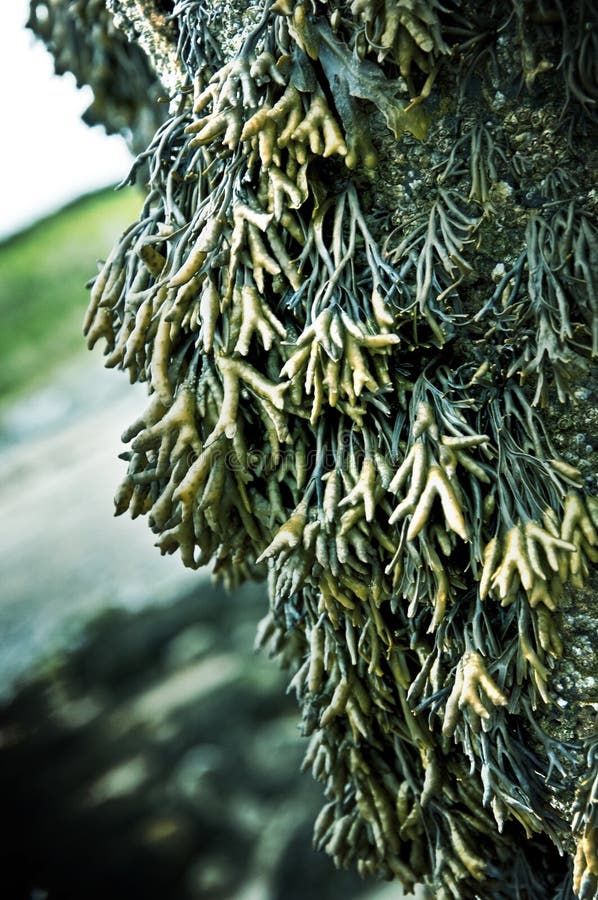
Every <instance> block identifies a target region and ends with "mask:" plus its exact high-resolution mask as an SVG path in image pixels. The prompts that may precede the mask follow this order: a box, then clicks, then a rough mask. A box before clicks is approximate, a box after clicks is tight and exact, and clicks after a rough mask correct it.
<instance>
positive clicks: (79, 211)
mask: <svg viewBox="0 0 598 900" xmlns="http://www.w3.org/2000/svg"><path fill="white" fill-rule="evenodd" d="M140 203H141V199H140V194H139V193H138V192H137V191H136V190H134V189H132V188H126V189H124V190H122V191H118V192H115V191H113V190H111V189H108V190H104V191H101V192H99V193H95V194H91V195H89V196H87V197H84V198H82V199H80V200H78V201H76V202H75V203H73V204H71V205H70V206H68V207H67V208H66V209H64V210H62V211H61V212H59V213H56V214H55V215H53V216H50V217H48V218H46V219H43V220H42V221H40V222H38V223H36V224H35V225H33V226H32V227H31V228H29V229H27V230H26V231H24V232H21V233H20V234H19V235H16V236H15V237H12V238H10V239H9V240H7V241H5V242H4V243H3V244H0V404H5V403H6V402H7V401H10V400H12V399H14V398H15V397H16V396H18V394H20V393H21V392H23V391H25V390H28V389H31V388H34V387H37V386H38V385H40V384H43V383H44V382H45V381H46V380H47V379H48V377H49V376H51V374H52V372H53V371H54V370H55V369H56V367H57V366H59V365H60V364H61V363H62V362H65V361H68V360H70V359H72V358H73V357H74V356H75V355H76V354H78V353H83V352H84V348H85V344H84V340H83V337H82V335H81V322H82V320H83V314H84V312H85V308H86V305H87V300H88V293H89V292H88V291H86V290H85V283H86V282H87V281H89V279H90V278H91V277H93V275H94V274H95V273H96V271H97V264H96V261H97V260H98V259H101V258H102V257H105V255H106V254H107V253H108V251H109V249H110V247H111V246H112V244H113V242H114V240H115V239H116V238H117V237H118V236H119V235H120V233H121V232H122V231H123V229H124V228H125V227H126V226H127V225H128V224H129V223H130V222H131V221H133V219H134V218H135V217H136V215H137V212H138V210H139V206H140Z"/></svg>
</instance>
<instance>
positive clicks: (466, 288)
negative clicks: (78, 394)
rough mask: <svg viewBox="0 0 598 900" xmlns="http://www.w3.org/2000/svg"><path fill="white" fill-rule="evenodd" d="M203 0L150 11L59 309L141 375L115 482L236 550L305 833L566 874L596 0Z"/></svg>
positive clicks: (581, 728) (386, 862) (507, 876)
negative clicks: (104, 254)
mask: <svg viewBox="0 0 598 900" xmlns="http://www.w3.org/2000/svg"><path fill="white" fill-rule="evenodd" d="M113 5H114V4H113ZM235 10H236V7H235ZM160 11H161V12H163V11H164V9H163V4H159V5H154V4H152V3H150V2H128V0H127V2H123V3H122V4H119V14H120V15H121V16H122V18H123V21H125V23H128V27H130V26H131V23H132V22H137V23H138V26H137V27H138V29H141V32H143V31H144V29H147V30H148V33H149V37H151V36H152V33H153V30H154V25H155V21H156V16H157V15H158V13H159V12H160ZM206 13H209V9H208V7H207V5H206V6H205V7H204V5H203V4H200V3H195V2H189V3H185V4H182V5H179V6H178V7H177V9H176V10H174V11H173V15H172V17H171V19H170V20H169V22H170V23H171V25H172V27H173V28H174V30H175V33H176V40H177V55H178V59H180V62H181V64H182V70H183V72H184V73H185V76H186V77H187V79H188V81H187V83H186V85H185V87H184V88H183V90H182V91H181V95H180V99H179V102H178V103H177V104H175V107H174V108H173V114H172V116H171V118H170V119H169V121H168V122H167V123H166V125H165V126H164V127H163V128H162V129H161V130H160V131H159V132H158V134H157V135H156V138H155V140H154V141H153V143H152V145H151V146H150V148H149V149H148V151H147V153H146V154H144V155H143V160H144V161H147V162H148V166H149V172H150V179H149V186H148V198H147V202H146V204H145V206H144V209H143V211H142V214H141V216H140V219H139V221H138V222H137V223H134V224H133V225H132V226H131V228H130V229H129V230H128V231H127V232H126V233H125V234H124V235H123V236H122V238H121V239H120V240H119V241H118V242H117V244H116V246H115V248H114V250H113V252H112V254H111V255H110V257H109V258H108V260H107V261H106V264H105V266H104V269H103V270H102V271H101V272H100V275H99V276H98V278H97V280H96V282H95V284H94V287H93V289H92V294H91V303H90V307H89V311H88V316H87V320H86V326H85V327H86V333H87V335H88V340H89V344H90V346H93V345H94V344H96V343H97V342H98V341H102V342H104V343H105V352H106V354H107V365H109V366H117V367H120V368H123V369H126V370H127V371H128V373H129V376H130V378H131V380H133V381H135V380H137V381H143V382H147V383H148V385H149V388H150V395H151V396H150V402H149V405H148V407H147V408H146V410H145V411H144V412H143V413H142V414H141V415H140V416H139V417H138V418H137V419H136V421H135V422H134V423H133V424H132V425H131V426H130V428H128V429H127V431H126V432H125V435H124V440H125V442H127V443H129V444H130V448H129V450H128V451H127V453H126V454H125V456H126V460H127V462H128V471H127V474H126V476H125V478H124V480H123V482H122V484H121V486H120V488H119V489H118V492H117V499H116V502H117V511H118V512H124V511H125V510H127V509H128V510H129V511H130V512H131V513H132V515H133V516H134V517H136V516H139V515H147V516H148V520H149V523H150V526H151V527H152V529H153V530H154V532H155V533H156V534H157V535H158V545H159V546H160V548H161V550H162V552H163V553H173V552H175V551H179V552H180V554H181V558H182V560H183V562H184V563H185V564H186V565H187V566H189V567H190V568H196V567H198V566H200V565H203V564H205V563H206V562H208V561H210V560H213V563H214V572H215V574H216V576H218V577H220V578H222V579H223V580H224V582H225V583H227V584H229V585H231V586H234V585H236V584H238V583H239V582H241V581H242V580H244V579H245V578H248V577H255V576H263V575H264V574H265V572H266V570H267V573H268V579H269V592H270V616H269V619H268V620H267V621H266V622H265V623H264V625H263V628H262V629H261V631H260V642H261V643H262V644H264V645H267V646H269V647H270V648H271V650H272V652H273V653H276V654H280V656H281V658H282V660H283V662H284V663H285V664H286V665H287V666H288V667H290V669H291V672H292V681H291V685H292V687H293V689H294V691H295V693H296V695H297V698H298V700H299V702H300V704H301V708H302V715H303V727H304V731H305V733H306V734H307V735H309V736H310V745H309V749H308V752H307V757H306V760H307V764H308V765H309V766H311V768H312V770H313V772H314V775H315V776H316V778H318V779H319V780H320V781H321V782H322V783H323V784H324V785H325V793H326V800H327V802H326V805H325V807H324V809H323V810H322V812H321V814H320V815H319V816H318V819H317V822H316V827H315V835H316V843H317V845H318V846H322V847H325V848H326V850H327V851H328V852H329V853H330V854H331V855H332V856H333V858H334V860H335V862H336V863H337V864H339V865H348V864H350V863H355V864H356V866H357V868H358V870H359V871H360V873H361V874H363V875H368V874H376V875H379V876H383V877H387V878H396V879H397V880H398V881H400V882H401V883H402V884H403V885H405V886H406V887H411V886H413V885H414V884H415V883H416V882H418V881H420V880H425V881H426V883H427V884H428V885H429V886H430V887H431V889H432V890H433V891H434V893H435V896H438V897H440V898H442V900H444V898H449V897H472V898H473V897H476V896H479V895H480V893H482V894H483V895H486V896H492V897H496V898H499V897H511V896H519V895H521V896H529V897H546V896H553V895H554V896H559V897H563V896H568V895H571V893H572V892H573V893H575V894H576V895H577V896H579V897H583V898H586V897H593V896H594V895H596V893H597V891H598V857H597V850H596V847H597V842H598V838H597V831H596V818H597V816H598V810H597V808H596V801H595V796H594V793H593V792H594V789H595V788H594V786H595V779H596V772H595V755H596V753H595V736H594V732H593V728H594V725H593V717H594V711H595V707H594V703H595V695H592V694H591V692H592V691H593V690H594V687H595V682H594V681H593V679H594V677H595V667H594V661H593V660H592V661H589V660H584V663H582V664H581V666H585V668H586V671H584V672H582V669H581V666H580V662H579V660H580V659H582V658H583V657H584V649H583V648H584V634H587V633H588V628H589V627H591V625H590V623H591V622H592V621H593V620H594V621H595V608H594V606H593V605H592V604H593V601H591V600H587V595H583V594H581V593H578V594H576V595H574V594H573V593H572V591H578V592H581V591H582V590H583V589H584V588H585V587H586V586H587V584H588V577H589V575H590V568H591V565H592V563H594V562H595V561H596V559H597V557H598V550H597V545H598V535H597V531H596V527H597V522H596V501H595V500H593V499H592V497H591V496H590V488H591V487H592V483H593V475H592V473H591V471H590V470H589V468H590V467H591V464H592V461H591V456H592V454H593V452H594V448H593V446H592V445H591V444H583V441H582V444H583V452H582V453H580V452H577V453H575V452H573V451H571V450H566V449H565V447H557V446H556V445H557V438H562V433H561V428H560V427H559V426H558V425H557V421H558V418H559V416H561V417H562V415H563V413H562V410H563V408H564V406H561V404H562V405H564V404H566V403H567V402H570V401H571V400H572V399H573V398H574V397H575V391H576V388H578V385H579V382H580V380H581V379H583V380H584V390H587V391H589V394H588V395H587V396H585V398H580V399H581V400H582V402H583V403H586V404H588V406H589V401H590V400H591V398H592V391H593V388H594V386H595V383H594V382H593V381H591V379H590V375H589V373H588V360H589V358H590V357H591V356H592V355H593V354H595V353H596V352H597V350H598V346H597V343H596V341H597V333H598V332H597V327H596V312H597V305H596V279H597V247H598V232H597V229H596V222H595V213H596V194H595V191H594V190H593V181H592V171H593V169H595V142H594V141H592V133H591V129H592V127H593V123H594V114H593V107H594V106H595V103H596V101H597V100H598V83H597V80H596V72H595V68H594V67H593V66H592V64H591V62H590V60H591V57H592V55H593V53H594V52H595V49H596V40H597V39H596V31H595V21H594V20H595V10H594V9H593V7H592V6H591V5H590V4H588V3H586V2H583V0H580V2H578V3H575V4H571V5H570V6H568V7H567V10H566V11H565V10H564V8H563V6H562V5H561V4H559V3H555V4H554V5H553V6H552V5H551V6H549V5H548V4H546V5H545V6H542V7H541V9H536V7H535V6H534V7H532V5H531V4H527V3H524V2H521V0H512V2H511V3H509V4H507V5H506V6H502V7H500V8H499V7H498V5H493V6H491V7H490V9H489V10H483V11H480V10H479V8H478V5H477V4H468V3H465V4H447V5H444V4H443V5H441V4H440V3H438V2H436V0H428V2H413V0H399V2H397V3H396V4H389V3H379V2H376V0H371V2H367V0H363V2H362V0H355V2H353V3H351V4H343V3H339V4H336V3H327V2H318V0H309V2H305V3H291V2H284V0H279V2H277V3H275V4H273V5H266V6H265V7H264V8H263V9H262V10H260V16H261V17H259V18H258V17H256V15H255V13H256V11H255V10H254V11H253V12H252V14H251V15H245V14H241V13H240V14H239V34H240V40H239V41H237V40H235V39H231V38H230V35H228V36H227V39H226V40H223V41H222V42H220V43H219V41H218V37H222V23H220V24H218V23H217V22H213V21H212V18H211V16H210V15H209V14H208V15H207V16H206ZM158 18H160V17H159V16H158ZM248 18H249V19H251V21H250V22H248V21H247V20H248ZM139 23H140V24H139ZM212 26H213V28H212ZM159 37H160V39H161V40H162V39H163V38H164V34H163V32H160V35H159ZM235 37H236V36H235ZM141 43H142V44H143V45H144V46H146V47H150V46H151V41H149V42H148V41H141ZM150 52H151V50H150ZM231 54H234V55H231ZM158 55H159V57H160V60H162V64H163V60H164V58H165V57H164V54H163V53H162V51H160V52H159V54H158ZM586 382H587V386H586ZM588 406H586V407H583V406H581V407H580V409H582V410H583V409H584V408H585V409H588V415H589V408H588ZM557 410H558V412H557ZM565 415H567V413H565ZM577 415H578V413H576V412H573V413H572V414H571V418H570V419H568V420H567V421H568V425H567V429H566V431H568V432H569V433H571V429H574V430H575V431H576V432H577V433H584V429H582V428H581V425H580V424H579V419H578V418H577ZM581 446H582V445H580V447H581ZM588 447H589V450H588ZM583 454H586V456H585V457H584V456H583ZM582 463H583V465H582ZM580 610H581V616H582V618H579V616H580ZM563 614H564V617H565V618H564V622H565V624H563ZM568 629H569V631H568ZM571 629H574V630H575V631H576V632H577V634H576V636H575V639H574V640H573V643H571V644H569V643H568V642H565V641H564V640H563V638H564V637H565V638H566V637H567V636H568V634H571ZM572 636H573V635H572ZM580 676H583V678H584V679H585V680H584V681H583V682H582V681H581V680H580ZM582 697H583V699H582ZM555 700H557V701H558V702H557V706H558V707H559V709H560V710H566V711H567V712H566V714H565V713H563V715H562V716H561V715H560V714H559V713H558V712H555V709H556V707H553V706H552V704H553V703H554V701H555ZM563 719H565V720H566V719H570V720H571V721H573V722H574V723H575V732H576V733H575V738H574V740H570V738H571V737H572V736H573V735H572V729H571V728H568V727H567V726H566V725H565V724H564V723H563ZM574 779H577V780H579V779H581V781H580V784H579V790H578V792H577V794H576V795H575V797H573V781H574ZM523 836H525V838H526V843H525V846H524V848H522V837H523ZM558 850H565V851H567V852H568V853H569V854H570V857H571V859H570V860H569V862H566V861H565V860H563V862H562V864H558V863H553V861H552V860H553V857H554V855H555V853H556V852H557V851H558ZM573 859H574V861H573Z"/></svg>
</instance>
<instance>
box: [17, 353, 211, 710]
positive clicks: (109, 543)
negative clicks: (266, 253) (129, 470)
mask: <svg viewBox="0 0 598 900" xmlns="http://www.w3.org/2000/svg"><path fill="white" fill-rule="evenodd" d="M144 395H145V388H144V387H143V386H141V385H136V386H133V387H132V386H131V385H129V384H128V383H127V381H126V379H125V378H124V377H123V376H122V375H119V374H117V373H114V372H108V371H106V370H105V369H103V367H102V365H101V359H100V358H99V357H98V356H95V357H94V356H90V357H86V358H85V359H84V360H79V361H77V362H75V363H73V364H71V365H69V366H68V367H66V368H65V369H64V370H63V371H62V372H61V373H60V375H59V376H58V377H57V378H56V379H55V380H53V381H52V383H51V384H48V385H47V386H46V387H45V388H43V389H42V390H40V391H37V392H36V393H34V394H32V395H31V396H29V397H27V398H23V399H21V400H20V401H19V402H18V403H17V404H15V406H14V407H13V408H12V409H11V408H9V409H8V410H6V412H5V413H4V414H3V416H2V419H1V420H0V633H1V634H2V649H1V653H0V696H1V695H2V694H7V693H9V692H10V689H11V685H12V684H13V683H14V680H15V679H16V678H18V677H19V676H21V675H22V674H23V673H24V672H25V671H27V669H28V668H29V667H30V666H31V665H32V664H33V663H34V662H35V660H36V659H37V658H39V657H40V656H44V655H47V654H48V653H51V652H53V651H54V650H55V649H58V648H60V647H67V646H68V645H69V644H71V643H73V642H75V643H76V641H77V635H78V633H79V632H80V631H81V628H82V627H83V626H84V625H85V623H86V622H87V621H89V619H90V618H91V617H92V616H93V615H94V613H97V612H98V610H101V609H103V608H105V607H106V606H114V607H117V608H118V607H124V608H127V609H139V608H142V607H143V606H145V605H147V604H164V603H169V602H170V601H171V600H172V599H173V598H175V597H177V596H179V595H180V593H181V592H182V591H185V590H187V589H189V588H191V587H193V586H195V585H197V583H198V580H201V579H202V578H205V577H206V576H205V575H202V574H198V573H196V572H189V571H187V570H185V569H184V568H183V566H182V565H181V563H180V560H179V559H178V558H174V557H166V558H163V557H161V556H160V554H159V552H158V551H157V550H156V549H155V547H154V546H153V540H154V538H153V535H152V534H151V532H150V531H149V528H148V527H147V524H146V523H145V522H144V521H136V522H133V521H131V520H130V519H129V518H128V517H126V516H123V517H120V518H117V519H115V518H114V517H113V503H112V497H113V494H114V490H115V488H116V486H117V485H118V483H119V481H120V480H121V479H122V477H123V475H124V472H125V466H126V464H125V463H123V462H122V461H121V460H119V459H118V458H117V457H118V454H119V453H120V452H122V449H123V447H122V444H121V442H120V434H121V432H122V431H123V430H124V428H125V427H126V425H128V424H129V423H130V422H131V421H132V420H133V419H134V418H136V417H137V416H138V415H139V412H140V409H142V407H143V403H144Z"/></svg>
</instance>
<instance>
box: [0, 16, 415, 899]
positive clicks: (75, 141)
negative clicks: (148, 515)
mask: <svg viewBox="0 0 598 900" xmlns="http://www.w3.org/2000/svg"><path fill="white" fill-rule="evenodd" d="M27 16H28V4H27V0H13V2H11V3H10V4H6V8H5V9H3V16H2V28H0V84H1V85H2V88H1V89H0V90H1V91H2V104H3V109H4V113H5V122H8V127H7V128H5V129H4V130H3V132H4V137H3V140H2V142H0V163H1V166H2V171H3V173H4V175H5V178H4V185H3V197H2V206H1V207H0V210H1V211H0V529H1V531H2V537H1V541H0V634H1V636H2V637H1V641H2V643H1V647H0V790H1V795H2V798H3V802H2V807H1V811H0V828H1V829H2V833H3V834H4V838H3V840H2V842H1V843H0V896H1V897H2V898H5V900H21V898H24V900H45V898H49V900H60V898H73V900H75V898H77V900H82V898H85V900H94V898H107V897H109V898H112V900H118V898H125V897H126V898H131V897H141V898H144V900H152V898H161V900H193V898H206V900H212V898H213V900H217V898H235V900H294V898H297V900H299V898H305V897H310V898H311V897H313V898H322V900H327V898H330V900H333V898H352V897H355V898H366V897H367V898H371V900H374V898H376V900H383V898H385V900H387V898H391V897H392V898H397V897H399V896H401V892H400V891H399V889H398V888H396V887H391V886H386V885H378V886H376V885H371V884H370V885H363V884H362V883H361V882H360V881H359V880H358V879H357V877H356V876H355V875H354V874H353V873H345V872H340V873H339V872H336V871H335V870H334V869H333V867H332V863H331V862H330V860H329V859H328V857H326V856H325V855H324V854H322V853H319V854H316V853H315V852H314V851H313V850H312V848H311V829H312V824H313V820H314V818H315V815H316V814H317V812H318V810H319V808H320V806H321V803H322V797H321V794H320V789H319V787H317V786H316V785H314V784H313V783H312V779H311V776H310V775H309V774H300V763H301V758H302V755H303V752H304V750H305V746H304V740H303V739H302V738H301V736H300V734H299V731H298V715H297V711H296V707H295V702H294V700H293V699H292V698H291V697H288V696H287V695H286V693H285V682H286V679H285V676H284V675H282V674H281V673H280V672H279V671H278V670H277V667H276V665H275V664H274V663H272V662H270V661H268V660H267V659H265V658H264V656H263V655H261V656H260V655H256V654H255V653H254V651H253V640H254V633H255V628H256V625H257V622H258V621H259V619H260V618H261V617H262V616H263V615H264V614H265V611H266V607H267V598H266V595H265V588H264V587H263V586H261V585H253V586H247V587H245V588H243V589H242V590H241V591H239V592H238V594H237V595H234V596H227V595H225V594H224V593H223V592H222V591H220V590H218V589H215V588H214V587H213V586H212V585H211V583H210V580H209V576H208V575H207V574H205V573H190V572H187V571H186V570H184V569H183V567H182V565H181V563H180V562H179V560H178V559H177V558H170V557H165V558H162V557H160V555H159V553H158V551H157V550H155V548H154V547H153V537H152V535H151V533H150V531H149V529H148V528H147V526H146V524H145V523H144V522H142V521H137V522H132V521H130V520H129V519H125V518H119V519H114V518H113V516H112V511H113V507H112V496H113V492H114V489H115V487H116V485H117V484H118V482H119V481H120V479H121V477H122V474H123V467H124V465H125V464H124V463H122V462H121V461H120V460H118V458H117V457H118V453H119V452H121V450H122V447H121V444H120V438H119V435H120V433H121V432H122V431H123V429H124V428H125V426H126V425H127V424H128V423H129V422H130V421H132V419H133V418H135V417H136V416H137V414H138V410H139V408H140V405H141V404H142V402H143V394H144V390H145V389H144V388H143V387H142V386H139V385H137V386H134V387H131V386H130V385H128V384H127V382H126V379H125V378H124V377H123V376H122V374H120V373H118V372H112V371H106V370H104V369H103V367H102V359H101V353H100V352H98V351H96V352H95V353H93V354H90V353H88V352H87V351H86V349H85V346H84V341H83V338H82V337H81V321H82V318H83V313H84V310H85V307H86V303H87V292H86V290H85V287H84V285H85V283H86V282H87V281H88V280H89V279H90V278H91V277H93V275H94V274H95V272H96V271H97V261H98V259H101V258H102V257H103V256H104V255H105V254H106V253H107V252H108V250H109V248H110V246H111V244H112V243H113V241H114V240H115V238H116V237H117V236H118V235H119V234H120V232H121V231H122V230H123V229H124V227H125V226H126V225H127V224H129V223H130V222H131V221H132V220H133V219H134V218H135V217H136V215H137V211H138V208H139V205H140V202H141V201H140V197H141V195H140V193H139V192H138V191H137V190H136V189H134V188H130V187H128V188H126V189H124V190H121V191H118V192H115V191H114V189H113V185H114V184H115V183H116V182H118V181H120V180H122V179H123V178H124V177H125V176H126V174H127V171H128V168H129V166H130V164H131V162H132V156H131V155H130V153H129V150H128V149H127V146H126V145H125V142H124V141H123V139H122V138H121V137H118V136H112V137H108V136H107V135H106V133H105V132H104V130H103V129H102V128H101V127H100V126H96V127H88V126H87V125H85V124H83V122H82V121H81V115H82V113H83V112H84V110H86V109H88V108H89V105H90V103H91V100H92V97H91V93H90V91H89V89H84V90H78V89H77V88H76V86H75V81H74V78H73V77H72V76H70V75H68V74H67V75H64V76H62V77H61V78H58V77H56V76H55V75H53V61H52V58H51V56H50V55H49V54H48V52H47V51H46V50H45V49H44V47H43V46H42V45H41V44H40V43H39V42H37V41H35V39H34V37H33V36H32V34H31V32H28V31H27V30H26V29H25V22H26V20H27ZM6 117H7V118H6Z"/></svg>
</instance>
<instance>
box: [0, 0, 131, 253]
mask: <svg viewBox="0 0 598 900" xmlns="http://www.w3.org/2000/svg"><path fill="white" fill-rule="evenodd" d="M28 5H29V4H28V0H8V2H5V3H3V4H2V6H3V9H2V25H1V27H0V111H1V115H2V124H0V134H1V135H2V138H1V140H0V173H1V176H0V179H1V183H2V189H1V194H0V240H1V239H2V238H5V237H7V236H8V235H10V234H12V233H14V232H15V231H19V230H20V229H21V228H24V227H25V226H27V225H28V224H30V223H31V222H33V221H35V220H36V219H37V218H39V217H40V216H43V215H45V214H47V213H50V212H54V211H55V210H56V209H59V208H60V207H61V206H64V204H65V203H68V202H69V201H70V200H74V199H75V198H76V197H78V196H80V195H81V194H84V193H86V192H88V191H91V190H95V189H96V188H100V187H105V186H106V185H109V184H115V183H117V182H119V181H121V180H122V179H123V178H124V176H125V175H126V174H127V172H128V170H129V168H130V165H131V162H132V157H131V155H130V153H129V151H128V150H127V147H126V144H125V142H124V141H123V139H122V138H120V137H117V136H111V137H108V136H107V135H106V133H105V132H104V130H103V128H101V127H100V126H96V127H94V128H89V127H88V126H87V125H84V124H83V122H82V121H81V118H80V117H81V114H82V113H83V112H84V110H85V109H86V108H87V107H88V106H89V104H90V102H91V90H90V89H88V88H85V89H83V90H80V89H78V88H77V87H76V84H75V79H74V78H73V77H72V76H71V75H61V76H60V77H58V76H56V75H54V74H53V73H54V69H53V64H52V58H51V56H50V54H49V53H48V52H47V51H46V50H45V48H44V46H43V45H42V44H41V42H39V41H37V40H36V39H35V38H34V36H33V35H32V33H31V32H30V31H28V29H26V28H25V22H26V20H27V15H28Z"/></svg>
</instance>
